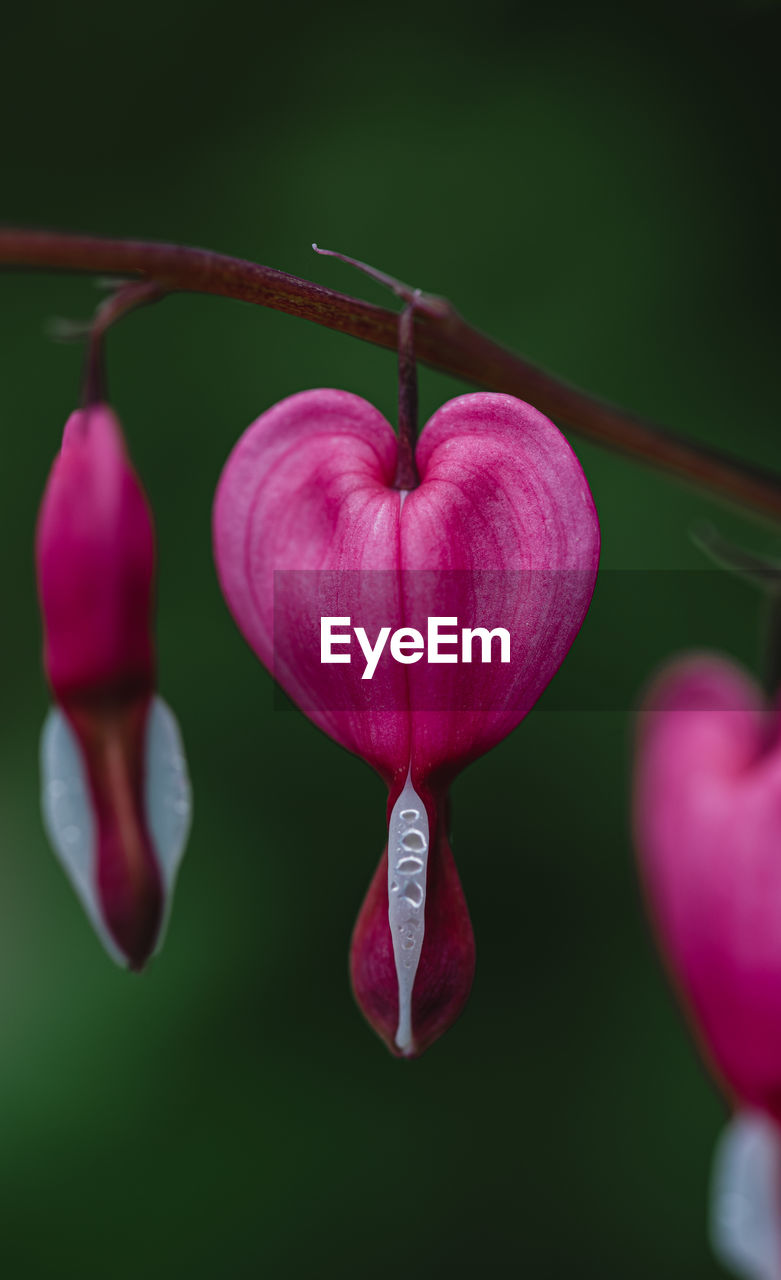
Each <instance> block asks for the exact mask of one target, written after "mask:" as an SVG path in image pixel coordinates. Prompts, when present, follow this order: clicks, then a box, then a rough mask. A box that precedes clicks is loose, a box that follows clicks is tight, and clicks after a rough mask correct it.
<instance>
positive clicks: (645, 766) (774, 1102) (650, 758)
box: [634, 655, 781, 1280]
mask: <svg viewBox="0 0 781 1280" xmlns="http://www.w3.org/2000/svg"><path fill="white" fill-rule="evenodd" d="M780 730H781V721H780V720H779V710H778V708H777V707H774V708H772V709H768V708H767V707H766V705H765V702H764V699H763V696H762V694H761V692H760V690H759V689H758V687H757V686H756V684H755V683H754V682H753V681H752V680H750V679H749V678H748V677H747V676H746V675H745V674H744V673H743V672H742V671H740V670H739V669H738V668H737V667H736V666H735V665H734V664H733V663H731V662H728V661H727V660H724V659H720V658H716V657H711V656H707V655H696V656H693V657H691V658H689V659H686V660H681V661H680V662H678V663H676V664H674V665H673V666H672V667H671V668H670V669H669V670H668V671H667V672H665V673H664V674H663V675H662V676H661V678H660V679H659V680H658V681H657V682H656V684H655V686H654V687H653V689H652V690H651V692H650V694H649V696H648V698H647V701H646V703H645V706H644V709H643V712H642V714H641V718H640V732H639V739H638V750H637V761H636V773H635V799H634V822H635V833H636V844H637V848H638V853H639V857H640V863H641V869H642V874H643V879H644V882H645V885H646V889H647V895H648V900H649V906H650V909H651V912H652V915H653V918H654V920H655V924H656V928H657V932H658V939H659V944H660V947H661V950H662V953H663V955H664V956H665V958H666V961H667V964H668V966H669V969H670V972H671V975H672V978H673V980H674V982H675V984H676V986H677V988H678V991H679V994H680V998H681V1000H682V1002H683V1005H684V1007H685V1010H686V1012H687V1014H688V1016H689V1018H690V1019H691V1022H692V1026H693V1029H694V1031H695V1034H696V1036H697V1038H698V1040H699V1043H700V1047H701V1050H702V1052H703V1055H704V1057H705V1059H706V1061H707V1062H708V1064H709V1066H710V1068H711V1070H712V1071H713V1073H714V1075H715V1076H716V1078H717V1079H718V1081H719V1082H720V1083H721V1085H722V1086H723V1088H724V1090H725V1091H726V1093H727V1095H728V1096H729V1098H730V1100H731V1102H732V1104H733V1106H734V1107H735V1108H736V1111H737V1114H736V1116H735V1118H734V1119H733V1121H732V1123H731V1125H730V1127H729V1129H728V1130H727V1133H726V1135H725V1137H724V1139H723V1140H722V1143H721V1146H720V1149H719V1152H718V1156H717V1161H716V1167H715V1178H714V1189H713V1196H714V1198H713V1218H712V1233H713V1239H714V1244H715V1247H716V1249H717V1251H718V1252H719V1253H720V1254H721V1256H722V1257H723V1258H724V1260H725V1261H726V1262H727V1263H728V1265H730V1266H732V1267H733V1268H734V1269H735V1270H736V1271H737V1273H738V1274H739V1275H744V1276H746V1277H762V1278H763V1280H781V733H780V732H779V731H780Z"/></svg>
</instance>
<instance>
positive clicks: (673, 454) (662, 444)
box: [0, 228, 781, 522]
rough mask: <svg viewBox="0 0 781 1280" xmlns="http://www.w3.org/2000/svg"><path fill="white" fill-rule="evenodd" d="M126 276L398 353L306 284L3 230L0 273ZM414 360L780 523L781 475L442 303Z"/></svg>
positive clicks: (216, 258)
mask: <svg viewBox="0 0 781 1280" xmlns="http://www.w3.org/2000/svg"><path fill="white" fill-rule="evenodd" d="M1 266H6V267H17V268H43V269H48V270H62V271H83V272H88V273H90V274H92V275H103V274H112V275H125V276H130V277H132V278H136V279H142V280H147V281H153V282H156V283H157V284H158V285H159V286H160V288H161V289H162V290H163V291H164V292H165V293H173V292H176V291H182V292H190V293H210V294H217V295H219V296H221V297H226V298H237V299H239V300H240V301H243V302H253V303H255V304H257V305H258V306H264V307H272V308H274V309H275V310H277V311H284V312H286V313H287V314H288V315H296V316H300V317H302V318H303V319H306V320H313V321H314V322H315V323H316V324H322V325H325V326H326V327H327V328H329V329H336V330H338V331H339V332H340V333H347V334H351V335H352V336H353V337H355V338H362V339H363V340H364V341H365V342H373V343H376V345H377V346H381V347H387V348H389V349H391V350H395V349H396V347H397V341H398V331H397V317H396V315H395V314H394V312H392V311H388V310H385V309H384V308H382V307H375V306H372V305H371V304H370V303H368V302H362V301H361V300H360V299H358V298H351V297H348V296H347V295H345V294H342V293H336V292H334V291H333V290H332V289H324V288H322V286H320V285H317V284H313V283H312V282H311V281H309V280H300V279H298V278H297V277H295V276H290V275H286V274H285V273H284V272H283V271H275V270H274V269H273V268H271V267H265V266H261V265H260V264H259V263H254V262H245V261H242V260H241V259H239V258H230V257H227V256H226V255H224V254H219V253H211V252H209V251H208V250H205V249H189V248H184V247H183V246H180V245H171V244H157V243H149V242H146V241H143V240H104V239H100V238H98V237H95V236H83V235H70V234H68V233H67V232H57V231H29V230H23V229H14V228H6V229H0V267H1ZM415 344H416V353H417V358H418V360H422V361H423V362H424V363H425V364H428V365H430V366H431V367H432V368H433V369H440V370H441V371H442V372H443V373H450V374H454V375H455V376H456V377H459V378H463V379H465V380H466V381H467V382H473V383H476V384H477V385H478V386H482V387H487V388H488V389H489V390H491V391H505V392H508V393H509V394H510V395H514V396H519V397H520V398H521V399H523V400H528V401H530V402H531V404H533V405H535V407H536V408H538V409H540V410H541V411H542V412H543V413H546V414H547V415H548V416H549V417H551V418H553V419H554V420H555V421H557V422H559V423H560V424H561V425H562V426H569V427H571V428H572V429H573V430H575V431H576V432H579V433H580V434H581V435H583V436H585V437H586V438H587V439H590V440H594V441H596V442H597V443H598V444H602V445H605V446H606V447H607V448H611V449H615V450H617V451H618V452H620V453H623V454H625V455H626V456H628V457H630V458H634V459H636V460H637V461H640V462H645V463H648V464H649V465H650V466H654V467H658V468H659V469H660V470H662V471H666V472H668V473H669V474H671V475H674V476H677V477H678V478H679V479H680V480H685V481H687V482H689V483H690V484H694V485H697V486H698V487H699V488H701V489H705V490H707V491H708V492H709V493H712V494H714V495H715V496H716V497H719V498H722V499H726V500H728V501H729V502H732V503H735V504H737V505H738V506H740V507H742V508H744V509H745V510H747V511H748V512H750V513H751V514H753V515H754V516H758V515H764V516H772V517H773V518H774V519H775V520H776V521H777V522H779V521H781V477H779V476H778V475H774V474H772V473H770V472H767V471H763V470H762V469H761V468H759V467H754V466H751V465H749V464H748V463H745V462H742V461H741V460H740V459H739V458H734V457H732V456H731V455H729V454H726V453H721V452H719V451H717V450H715V449H710V448H708V447H707V446H706V445H702V444H699V443H698V442H697V441H693V440H687V439H685V438H683V437H680V436H678V435H675V434H673V433H672V432H670V431H666V430H664V429H663V428H661V427H657V426H654V425H653V424H652V423H648V422H644V421H642V420H641V419H640V418H636V417H634V416H633V415H632V414H629V413H627V412H625V411H624V410H623V409H619V408H617V407H616V406H615V405H611V404H607V403H606V402H604V401H602V400H599V399H597V398H596V397H595V396H591V395H589V394H588V393H587V392H585V391H580V390H578V389H577V388H576V387H572V386H570V385H569V384H568V383H566V382H562V381H561V380H560V379H559V378H555V377H553V376H552V375H551V374H549V373H546V372H545V371H544V370H542V369H539V368H537V367H536V366H535V365H533V364H530V363H529V362H528V361H527V360H524V359H523V358H522V357H521V356H518V355H516V354H514V352H512V351H508V350H507V349H506V348H505V347H502V346H500V345H499V344H498V343H496V342H493V341H492V340H491V339H490V338H488V337H486V336H485V334H482V333H480V332H479V331H478V330H476V329H473V328H471V326H470V325H468V324H467V323H466V321H464V320H462V318H461V316H459V315H458V313H457V312H456V311H455V310H454V308H453V307H452V306H451V305H450V304H449V303H447V302H446V301H445V300H444V299H441V298H431V296H430V295H424V297H423V300H422V305H421V307H420V310H419V314H418V318H417V323H416V326H415Z"/></svg>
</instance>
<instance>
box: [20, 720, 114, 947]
mask: <svg viewBox="0 0 781 1280" xmlns="http://www.w3.org/2000/svg"><path fill="white" fill-rule="evenodd" d="M41 807H42V809H43V823H44V826H45V828H46V834H47V835H48V837H49V840H50V841H51V844H52V848H53V849H54V852H55V853H56V855H57V857H58V859H59V861H60V862H61V864H62V866H63V868H64V869H65V873H66V875H67V876H68V879H69V880H70V882H71V884H72V885H73V887H74V889H75V890H76V894H77V896H78V897H79V899H80V900H81V904H82V906H83V907H84V910H85V911H86V913H87V916H88V918H89V920H90V921H91V923H92V927H93V929H94V930H95V932H96V934H97V935H98V937H99V938H100V941H101V942H102V943H103V946H104V947H105V948H106V951H107V952H108V954H109V955H110V956H111V958H112V960H116V962H117V964H120V965H123V966H124V965H125V964H126V963H127V961H126V960H125V957H124V956H123V955H122V952H121V951H120V950H119V948H118V947H117V945H116V943H115V942H114V940H113V938H112V937H111V934H110V933H109V931H108V929H107V928H106V926H105V924H104V923H103V917H102V915H101V910H100V903H99V901H98V895H97V889H96V886H95V858H96V846H95V838H96V837H95V820H94V818H93V815H92V799H91V797H90V793H89V783H88V781H87V772H86V769H85V767H84V762H83V760H82V753H81V746H80V745H79V740H78V738H77V737H76V735H75V733H74V732H73V730H72V729H71V727H70V725H69V724H68V721H67V720H66V719H65V716H64V715H63V714H62V712H61V711H59V710H57V708H56V707H53V708H52V709H51V711H50V712H49V714H48V716H47V717H46V720H45V722H44V726H43V733H42V735H41Z"/></svg>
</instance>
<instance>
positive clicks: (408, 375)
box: [394, 297, 420, 490]
mask: <svg viewBox="0 0 781 1280" xmlns="http://www.w3.org/2000/svg"><path fill="white" fill-rule="evenodd" d="M415 305H416V302H415V298H414V297H413V299H412V301H411V302H408V303H407V305H406V307H405V308H404V310H403V311H402V313H401V315H400V316H399V445H398V461H397V463H396V479H395V481H394V484H395V487H396V488H397V489H406V490H409V489H416V488H417V486H418V485H419V484H420V476H419V475H418V468H417V465H416V463H415V441H416V440H417V438H418V367H417V365H416V363H415Z"/></svg>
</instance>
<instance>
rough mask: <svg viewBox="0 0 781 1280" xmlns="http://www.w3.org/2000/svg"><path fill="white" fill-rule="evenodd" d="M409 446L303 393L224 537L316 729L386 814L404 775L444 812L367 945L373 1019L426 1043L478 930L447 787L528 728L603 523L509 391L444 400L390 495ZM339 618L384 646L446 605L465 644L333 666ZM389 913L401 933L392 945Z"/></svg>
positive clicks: (257, 635) (251, 620)
mask: <svg viewBox="0 0 781 1280" xmlns="http://www.w3.org/2000/svg"><path fill="white" fill-rule="evenodd" d="M396 454H397V448H396V438H395V436H394V434H393V431H392V430H391V427H390V426H389V424H388V423H387V422H386V420H385V419H384V418H383V417H382V415H381V414H380V413H378V411H377V410H376V409H374V408H373V407H372V406H371V405H369V404H367V402H366V401H364V400H362V399H360V398H359V397H357V396H354V395H350V394H348V393H347V392H343V391H334V390H317V391H309V392H302V393H300V394H299V395H295V396H291V397H290V398H289V399H287V400H284V401H282V402H281V403H280V404H277V405H275V406H274V407H273V408H271V409H269V410H268V411H267V412H266V413H264V414H263V415H261V417H260V418H258V420H257V421H256V422H255V423H253V425H252V426H251V427H250V428H249V429H248V430H247V431H246V432H245V434H244V435H243V436H242V438H241V440H240V441H239V442H238V444H237V445H236V447H235V449H234V450H233V452H232V454H231V456H230V458H229V459H228V462H227V463H226V466H225V469H224V471H223V474H222V477H221V480H220V484H219V487H218V490H217V496H216V500H215V510H214V546H215V557H216V561H217V568H218V573H219V577H220V582H221V585H222V588H223V591H224V593H225V597H226V599H227V601H228V604H229V606H230V608H231V610H232V612H233V614H234V617H235V618H236V621H237V622H238V625H239V627H240V628H241V630H242V632H243V633H244V635H245V637H246V638H247V640H248V641H249V643H250V644H251V645H252V647H253V648H254V650H255V652H256V653H257V654H258V657H259V658H260V659H261V661H262V662H263V663H264V664H265V665H266V666H267V667H268V669H269V670H270V671H271V672H272V673H273V674H274V676H275V677H276V679H277V680H278V681H279V683H280V684H281V685H282V687H283V688H284V689H285V690H286V691H287V693H288V694H289V695H290V696H291V698H292V699H293V700H294V701H295V702H296V703H298V705H299V706H300V707H301V708H302V710H304V711H305V712H306V714H307V715H309V716H310V718H311V719H312V720H314V722H315V723H316V724H318V725H319V726H320V727H321V728H322V729H324V730H325V731H326V732H327V733H329V734H330V735H331V736H332V737H333V738H335V739H336V740H337V741H338V742H340V743H341V744H342V745H343V746H345V747H347V748H348V749H349V750H351V751H354V752H356V753H357V754H359V755H361V756H362V757H363V758H364V759H365V760H367V761H368V762H369V763H370V764H371V765H372V766H373V767H374V768H375V769H377V771H378V772H379V773H380V774H381V775H382V777H383V778H384V779H385V781H386V783H387V784H388V787H389V792H390V794H389V802H388V812H389V819H391V817H392V814H393V812H394V806H395V805H396V804H397V801H398V800H399V797H400V796H401V794H402V791H403V789H405V788H407V787H409V788H411V791H410V794H411V796H412V797H413V800H414V804H415V805H417V806H419V807H420V810H421V812H422V811H425V818H426V823H427V833H428V834H427V836H426V838H425V841H424V844H425V850H424V848H423V845H421V850H422V851H423V852H425V853H426V854H427V855H429V854H430V861H429V870H428V874H427V872H426V868H425V865H424V861H422V862H421V867H420V868H418V870H417V871H416V872H412V871H410V872H409V875H410V876H412V879H410V878H409V877H408V875H407V870H408V869H409V868H410V867H412V866H413V862H414V860H410V859H409V858H407V857H406V856H405V848H406V846H403V844H401V845H399V847H398V848H395V849H394V850H392V851H391V854H392V856H391V862H390V865H389V864H388V863H387V859H386V858H385V856H384V859H383V862H382V863H381V868H380V870H379V871H378V873H377V876H376V877H375V880H374V882H373V884H372V888H371V890H370V892H369V895H368V897H367V899H366V902H365V903H364V907H363V909H362V912H361V915H360V917H359V921H358V925H357V926H356V931H355V935H354V939H353V948H352V958H351V965H352V974H353V983H354V987H355V990H356V993H357V995H358V998H359V1000H360V1002H361V1004H362V1006H363V1008H364V1010H365V1011H366V1013H367V1016H368V1017H369V1020H370V1021H371V1022H372V1024H373V1025H374V1026H375V1027H377V1029H378V1030H380V1032H381V1034H383V1035H384V1036H385V1038H386V1039H387V1040H388V1042H389V1044H391V1046H394V1045H395V1047H396V1048H397V1049H401V1051H402V1052H405V1053H408V1052H416V1051H419V1050H420V1048H421V1047H422V1046H424V1045H425V1043H427V1042H429V1041H430V1040H431V1039H432V1038H433V1037H434V1036H435V1035H436V1034H439V1032H440V1031H441V1030H442V1029H444V1027H445V1026H446V1025H449V1022H451V1021H452V1020H453V1017H455V1016H456V1014H457V1012H458V1010H459V1009H460V1007H461V1005H462V1004H463V1000H464V999H465V998H466V993H467V992H468V988H469V983H470V982H471V973H472V968H473V940H472V935H471V926H470V925H469V919H468V914H467V912H466V906H465V903H464V900H463V894H462V891H461V887H460V884H459V882H458V876H457V874H456V872H455V867H454V865H453V863H452V855H451V854H450V851H449V847H448V844H447V839H446V832H445V830H444V825H443V814H444V809H445V804H446V789H447V786H448V785H449V783H450V781H451V780H452V778H453V777H454V776H455V774H456V773H457V772H458V771H459V770H460V769H462V768H463V767H464V765H466V764H467V763H468V762H469V761H470V760H472V759H474V758H476V757H477V756H479V755H481V754H482V753H483V752H485V751H487V750H489V748H490V747H492V746H494V745H495V744H496V743H497V742H499V741H501V739H502V738H503V737H505V736H506V734H507V733H509V732H510V730H511V729H512V728H513V727H514V726H515V725H516V724H518V722H519V721H520V720H521V719H522V718H523V716H524V715H525V714H526V713H527V711H528V710H529V709H530V707H531V706H532V705H533V704H534V702H535V701H536V699H537V698H538V697H539V695H540V693H541V692H542V690H543V689H544V688H545V686H546V684H547V683H548V681H549V680H550V678H551V677H552V675H553V674H554V672H555V671H556V669H557V668H558V666H559V665H560V663H561V661H562V659H563V658H564V655H565V654H566V652H567V650H568V648H569V646H570V644H571V643H572V641H573V639H574V637H575V635H576V634H577V631H578V629H579V627H580V625H581V623H582V621H583V618H584V616H585V613H586V610H587V608H588V605H589V602H590V599H591V594H592V591H593V587H594V581H595V577H596V571H597V562H598V557H599V528H598V523H597V518H596V512H595V510H594V504H593V501H592V499H591V494H590V491H589V489H588V485H587V484H586V481H585V479H584V476H583V473H582V471H581V469H580V466H579V464H578V462H577V459H576V458H575V456H574V454H573V453H572V450H571V449H570V447H569V445H568V444H567V442H566V440H565V439H564V437H563V436H562V435H561V433H560V432H559V431H558V430H557V428H556V427H555V426H554V425H553V423H551V422H550V421H549V420H548V419H547V418H545V417H544V416H543V415H542V414H540V413H538V412H537V411H536V410H535V409H533V408H531V406H529V405H527V404H524V403H523V402H522V401H519V400H516V399H514V398H513V397H511V396H505V395H492V394H488V393H478V394H474V395H466V396H460V397H459V398H457V399H456V400H452V401H450V402H448V403H447V404H445V405H443V406H442V408H441V409H439V410H438V412H437V413H435V414H434V416H433V417H432V418H431V420H430V422H429V423H428V424H427V426H426V427H425V428H424V430H423V432H422V434H421V438H420V441H419V444H418V447H417V452H416V460H417V465H418V470H419V474H420V485H419V486H418V487H417V488H415V489H413V490H412V491H411V492H408V493H404V492H399V491H398V490H397V489H394V488H393V484H394V476H395V474H396ZM323 618H328V619H332V620H335V621H336V622H337V623H338V624H339V625H340V626H342V627H345V626H346V627H350V626H352V627H353V628H361V629H362V630H363V633H364V638H365V640H366V641H367V642H368V644H369V646H371V645H373V644H374V643H375V641H376V640H377V639H378V638H379V639H380V640H381V639H382V633H383V632H384V633H385V639H386V640H387V636H388V635H389V634H391V633H392V634H393V636H395V634H396V633H397V632H399V633H401V632H402V631H404V629H406V635H407V638H409V629H410V628H412V629H413V630H412V635H413V636H414V635H415V634H416V633H417V634H418V635H419V636H420V637H423V636H425V637H426V639H427V640H428V639H429V625H430V620H431V619H434V620H436V619H441V621H442V625H443V627H444V628H445V629H446V634H447V635H448V636H450V635H451V634H452V636H453V637H454V639H452V640H449V641H446V642H445V643H444V645H443V647H442V648H441V649H440V653H441V654H444V658H440V660H439V661H436V660H432V654H431V651H430V650H429V651H427V653H426V654H425V655H423V654H418V657H417V659H412V658H410V659H408V660H407V661H406V662H405V661H403V660H401V659H399V660H394V659H393V653H392V651H391V653H390V654H389V653H388V652H387V651H386V650H381V649H378V654H379V657H378V659H377V663H376V668H375V669H374V670H373V673H371V672H370V671H369V667H368V665H365V664H364V662H363V659H362V658H361V656H360V654H356V655H355V656H356V658H357V659H358V660H351V661H350V662H349V663H347V662H338V663H334V664H333V665H328V664H324V663H323V661H322V660H321V634H322V619H323ZM464 627H467V628H470V629H475V630H476V629H478V628H483V629H485V631H486V633H488V632H490V631H494V630H495V629H501V630H503V631H504V632H505V633H506V638H507V658H506V660H504V658H503V659H502V660H500V658H499V656H497V653H494V652H493V650H491V647H490V646H491V641H490V636H489V638H488V641H487V644H488V650H489V653H490V654H491V660H490V661H486V660H485V650H484V649H483V648H482V640H479V639H478V640H476V641H474V643H475V644H477V646H478V648H479V649H480V652H481V653H482V654H483V660H482V661H479V660H478V659H477V658H475V656H474V649H473V648H470V647H469V646H468V645H467V642H466V640H465V639H464V638H463V636H461V635H460V634H459V633H458V632H457V631H455V630H452V629H453V628H464ZM447 628H451V631H450V632H448V631H447ZM361 643H363V641H362V642H361ZM392 644H393V638H392V639H391V645H392ZM499 647H500V646H497V649H498V648H499ZM340 652H349V651H347V650H346V649H344V650H340ZM352 652H354V646H353V650H352ZM501 652H502V655H504V650H501ZM467 654H468V655H469V656H467ZM350 656H352V655H351V654H350ZM392 825H393V823H392V822H391V826H392ZM399 838H400V839H403V837H399ZM407 838H409V839H411V838H412V835H411V834H409V833H408V836H407ZM419 838H420V839H421V840H422V839H423V836H422V835H420V837H419ZM397 867H398V868H400V869H401V873H400V874H399V875H396V874H395V871H396V868H397ZM394 877H395V878H394ZM426 883H427V885H428V892H427V893H424V885H425V884H426ZM389 895H390V900H389ZM394 895H396V897H394ZM424 898H425V935H424V930H423V913H424ZM389 901H390V906H389ZM405 904H406V905H405ZM404 912H406V913H407V914H406V915H404ZM389 914H390V918H391V920H393V919H395V918H396V917H398V920H397V925H396V926H395V927H398V929H399V930H400V934H399V936H395V935H394V937H393V945H392V946H391V935H390V931H389ZM456 935H457V936H456ZM421 941H422V946H421ZM405 947H406V948H408V950H409V952H410V953H411V955H413V956H414V963H415V966H417V967H416V968H415V969H414V972H413V978H414V982H415V987H414V994H413V996H412V1001H411V1012H412V1021H413V1023H414V1024H415V1025H414V1046H413V1041H412V1039H411V1040H410V1041H409V1042H406V1041H405V1040H403V1039H400V1038H399V1037H400V1036H401V1030H400V1028H401V1026H402V1024H405V1019H406V1020H407V1021H408V1014H409V1009H407V1011H406V1013H404V1012H403V1011H402V1016H401V1020H400V1021H399V1028H398V1029H397V1028H396V1021H397V1016H396V1013H393V1014H390V1013H389V1012H388V1011H389V1010H393V1009H395V1010H397V1011H398V1007H399V992H400V987H399V986H398V985H397V979H398V980H399V982H401V981H402V978H403V976H404V968H405V965H406V966H409V965H410V964H411V961H410V960H409V958H408V959H406V960H405V958H404V954H403V949H404V948H405ZM394 965H395V973H394ZM402 986H403V982H402ZM394 1030H395V1031H396V1034H395V1036H394Z"/></svg>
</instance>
